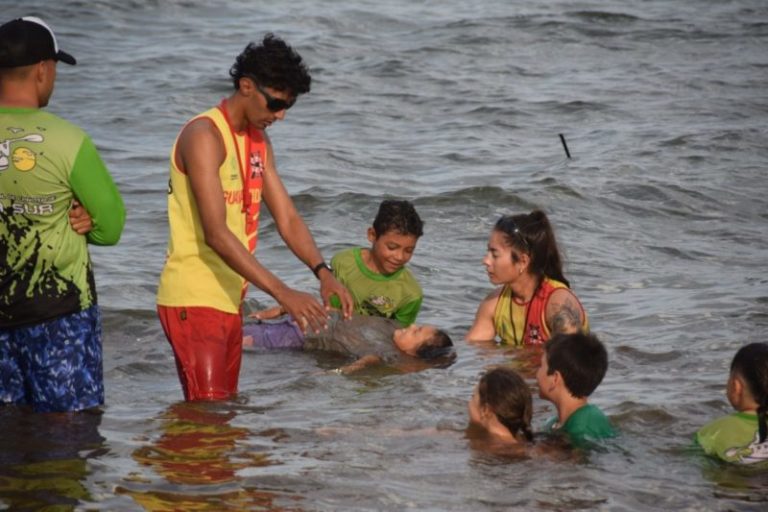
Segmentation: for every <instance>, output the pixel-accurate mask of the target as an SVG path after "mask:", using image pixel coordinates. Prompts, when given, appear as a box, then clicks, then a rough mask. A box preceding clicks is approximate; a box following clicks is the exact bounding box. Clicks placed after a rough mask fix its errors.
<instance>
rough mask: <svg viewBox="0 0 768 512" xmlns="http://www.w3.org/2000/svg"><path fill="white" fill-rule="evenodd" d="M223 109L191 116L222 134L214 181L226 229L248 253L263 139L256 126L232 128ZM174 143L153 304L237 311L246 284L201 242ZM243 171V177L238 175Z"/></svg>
mask: <svg viewBox="0 0 768 512" xmlns="http://www.w3.org/2000/svg"><path fill="white" fill-rule="evenodd" d="M222 107H223V105H220V106H218V107H215V108H212V109H210V110H208V111H206V112H203V113H202V114H200V115H199V116H197V117H195V118H194V119H192V120H193V121H194V120H195V119H199V118H201V117H204V118H208V119H210V120H211V121H212V122H213V123H214V125H216V128H217V129H218V130H219V132H220V133H221V139H222V141H223V143H224V146H225V148H226V154H227V158H226V159H225V160H224V162H223V163H222V165H221V167H219V180H220V181H221V186H222V189H223V190H224V203H225V207H226V218H227V227H228V228H229V229H230V230H231V231H232V233H234V234H235V235H236V236H237V237H238V239H239V240H240V241H241V242H242V244H243V246H245V247H247V248H248V250H249V252H251V253H252V254H253V252H254V251H255V250H256V241H257V239H258V224H259V209H260V206H261V190H262V174H263V171H264V165H265V163H266V158H267V148H266V143H265V140H264V136H263V133H262V132H261V130H256V129H254V128H252V127H251V128H250V129H249V130H248V132H246V133H244V134H238V133H236V132H234V131H232V130H231V129H230V126H229V123H228V122H227V119H226V113H225V112H226V111H225V110H224V109H223V108H222ZM177 143H178V141H177V142H176V143H174V145H173V148H172V149H171V179H170V183H169V190H168V222H169V224H170V227H171V229H170V238H169V240H168V254H167V260H166V263H165V267H164V268H163V272H162V274H161V276H160V286H159V289H158V294H157V303H158V304H160V305H163V306H205V307H211V308H215V309H218V310H220V311H225V312H227V313H238V312H239V311H240V304H241V302H242V300H243V298H244V297H245V292H246V289H247V287H248V282H247V281H246V280H245V279H244V278H243V277H242V276H241V275H240V274H238V273H237V272H235V271H234V270H232V268H231V267H230V266H229V265H227V264H226V263H225V262H224V261H223V260H222V259H221V257H219V255H218V254H216V253H215V252H214V251H213V249H211V248H210V246H208V245H207V244H206V243H205V236H204V234H203V228H202V224H201V223H200V217H199V213H198V212H197V211H196V209H197V207H196V203H195V201H194V198H193V195H192V191H191V190H190V184H189V179H188V178H187V176H186V174H185V173H184V172H182V171H181V170H180V169H179V168H178V166H177V163H176V159H175V158H174V157H173V155H175V154H176V144H177ZM241 169H242V171H241ZM244 173H247V175H245V176H243V174H244Z"/></svg>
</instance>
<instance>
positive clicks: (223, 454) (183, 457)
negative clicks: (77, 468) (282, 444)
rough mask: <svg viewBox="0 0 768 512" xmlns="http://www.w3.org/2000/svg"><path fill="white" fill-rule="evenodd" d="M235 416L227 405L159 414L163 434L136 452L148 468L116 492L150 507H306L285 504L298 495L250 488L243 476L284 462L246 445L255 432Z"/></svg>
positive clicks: (185, 406)
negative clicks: (249, 470) (236, 423)
mask: <svg viewBox="0 0 768 512" xmlns="http://www.w3.org/2000/svg"><path fill="white" fill-rule="evenodd" d="M236 415H237V413H236V412H235V411H233V410H226V409H223V408H222V404H216V403H210V402H194V403H186V402H179V403H175V404H173V405H172V406H170V407H169V408H168V409H167V410H166V412H165V413H164V414H163V415H162V416H161V417H160V418H159V420H160V422H161V426H160V432H161V433H160V436H159V437H158V438H157V439H156V440H154V441H152V442H150V443H149V444H147V445H144V446H141V447H139V448H138V449H136V450H134V452H133V453H132V457H133V459H134V460H135V461H136V462H138V463H139V464H140V465H141V466H142V467H144V468H146V469H147V471H146V472H143V473H141V474H138V473H133V474H131V475H129V476H128V477H127V478H126V479H125V483H124V484H123V485H120V486H118V488H117V489H116V492H117V493H118V494H126V495H129V496H131V498H133V500H134V501H136V503H138V504H139V505H141V506H142V507H143V508H144V509H146V510H151V511H174V510H301V508H300V507H298V506H296V505H294V504H291V503H288V505H286V504H285V503H283V502H286V501H287V502H290V501H292V500H297V499H299V498H296V497H293V496H290V495H286V494H284V493H280V492H272V491H265V490H262V489H258V488H254V487H251V486H249V485H247V482H246V481H245V479H244V478H243V477H241V476H239V475H238V471H240V470H244V469H247V468H258V467H266V466H271V465H275V464H279V462H277V461H275V460H273V459H272V458H270V456H269V454H267V453H260V452H256V451H254V450H253V449H252V447H249V446H248V445H247V443H244V442H245V441H246V440H247V439H248V438H249V437H250V436H251V435H252V433H251V431H250V430H248V429H246V428H243V427H236V426H232V425H231V424H230V423H231V422H232V420H233V419H234V418H235V417H236ZM249 481H252V479H249ZM277 500H279V501H280V502H281V503H276V501H277Z"/></svg>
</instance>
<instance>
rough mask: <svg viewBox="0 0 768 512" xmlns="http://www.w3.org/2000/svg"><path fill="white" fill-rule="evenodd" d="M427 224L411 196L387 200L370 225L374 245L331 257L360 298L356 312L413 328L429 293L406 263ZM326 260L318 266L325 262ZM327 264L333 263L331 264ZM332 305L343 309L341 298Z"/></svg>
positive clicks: (278, 311)
mask: <svg viewBox="0 0 768 512" xmlns="http://www.w3.org/2000/svg"><path fill="white" fill-rule="evenodd" d="M423 228H424V223H423V222H422V220H421V218H420V217H419V214H418V213H416V209H415V208H414V207H413V204H411V203H410V202H409V201H405V200H397V199H386V200H384V201H382V202H381V204H380V205H379V211H378V213H377V214H376V218H375V219H374V221H373V225H372V226H371V227H369V228H368V241H370V242H371V247H370V249H369V248H365V247H353V248H350V249H346V250H343V251H341V252H339V253H337V254H336V255H335V256H334V257H333V259H331V270H332V272H333V275H334V276H336V279H337V280H338V281H339V282H340V283H341V284H343V285H344V286H345V287H346V288H347V289H348V290H349V292H350V294H351V295H352V299H353V300H354V312H355V313H357V314H358V315H364V316H380V317H383V318H391V319H393V320H396V321H397V322H398V323H399V324H400V325H401V326H403V327H408V326H409V325H411V324H413V323H414V322H415V321H416V316H417V315H418V314H419V310H420V309H421V301H422V299H423V297H424V294H423V292H422V290H421V286H419V282H418V281H417V280H416V278H415V277H414V276H413V274H412V273H411V271H410V270H409V269H407V268H406V267H405V265H406V264H407V263H408V262H409V261H410V260H411V257H412V256H413V252H414V251H415V250H416V243H417V242H418V241H419V237H421V235H422V234H423V232H424V231H423ZM321 266H324V264H321V265H318V267H317V269H318V270H319V267H321ZM326 267H327V266H326ZM331 305H332V306H333V307H334V308H339V307H340V306H341V303H340V302H339V300H338V298H337V297H333V298H332V299H331ZM282 314H284V311H283V310H282V308H280V307H279V306H278V307H274V308H270V309H267V310H263V311H258V312H256V313H253V314H251V315H250V316H251V317H253V318H258V319H260V320H266V319H270V318H276V317H278V316H280V315H282Z"/></svg>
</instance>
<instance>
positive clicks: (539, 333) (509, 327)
mask: <svg viewBox="0 0 768 512" xmlns="http://www.w3.org/2000/svg"><path fill="white" fill-rule="evenodd" d="M560 288H566V289H567V288H568V287H567V286H566V285H565V284H564V283H561V282H560V281H556V280H554V279H550V278H548V277H545V278H544V279H543V280H542V282H541V284H540V285H539V287H538V288H537V290H536V293H534V295H533V297H532V298H531V300H530V301H528V302H527V303H524V304H522V303H519V302H517V301H516V300H515V299H514V298H513V297H512V288H511V287H510V286H509V285H505V286H504V288H503V289H502V291H501V294H499V300H498V302H497V303H496V309H495V311H494V314H493V324H494V327H495V328H496V335H497V336H498V337H499V338H501V341H502V342H503V343H506V344H508V345H540V344H542V343H544V342H546V341H547V340H548V339H549V338H550V336H551V335H552V333H551V332H550V331H549V327H547V321H546V313H547V303H548V302H549V298H550V297H551V296H552V293H553V292H554V291H555V290H558V289H560ZM582 312H583V313H584V322H583V323H582V326H581V328H582V331H583V332H588V331H589V320H588V319H587V313H586V311H584V310H583V309H582Z"/></svg>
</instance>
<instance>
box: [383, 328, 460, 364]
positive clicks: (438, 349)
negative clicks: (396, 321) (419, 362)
mask: <svg viewBox="0 0 768 512" xmlns="http://www.w3.org/2000/svg"><path fill="white" fill-rule="evenodd" d="M392 341H393V342H394V344H395V346H396V347H397V348H399V349H400V350H402V351H403V352H405V353H406V354H409V355H412V356H414V357H418V358H420V359H438V358H441V357H445V356H448V355H449V354H451V353H452V352H453V341H452V340H451V337H450V336H448V333H446V332H445V331H443V330H442V329H438V328H437V327H435V326H432V325H419V324H411V325H409V326H408V327H404V328H402V329H397V330H396V331H395V333H394V334H393V335H392Z"/></svg>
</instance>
